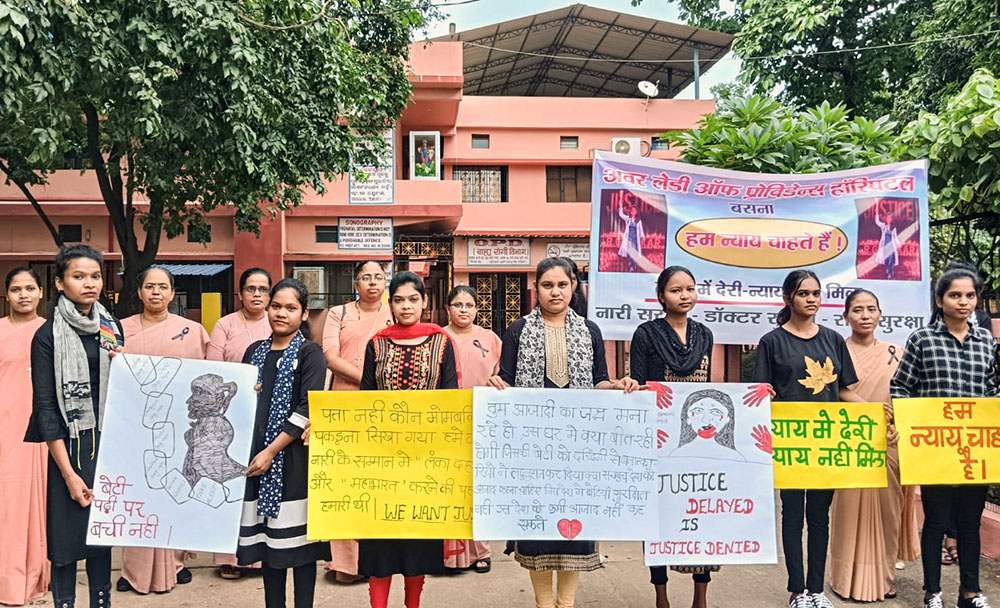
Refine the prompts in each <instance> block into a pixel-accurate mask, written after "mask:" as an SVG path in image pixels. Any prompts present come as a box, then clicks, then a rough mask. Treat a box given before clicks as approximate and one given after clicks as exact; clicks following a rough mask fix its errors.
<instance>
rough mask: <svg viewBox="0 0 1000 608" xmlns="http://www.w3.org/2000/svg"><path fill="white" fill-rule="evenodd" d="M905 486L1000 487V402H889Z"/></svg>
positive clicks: (900, 470) (948, 399) (973, 400)
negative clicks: (987, 485)
mask: <svg viewBox="0 0 1000 608" xmlns="http://www.w3.org/2000/svg"><path fill="white" fill-rule="evenodd" d="M892 410H893V414H894V416H895V418H896V430H897V431H898V432H899V477H900V479H901V481H902V482H903V485H917V484H929V485H933V484H941V485H959V484H978V483H1000V399H995V398H993V399H986V398H984V399H970V398H965V397H956V398H937V399H893V400H892Z"/></svg>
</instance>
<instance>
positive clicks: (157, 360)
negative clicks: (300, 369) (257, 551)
mask: <svg viewBox="0 0 1000 608" xmlns="http://www.w3.org/2000/svg"><path fill="white" fill-rule="evenodd" d="M256 383H257V368H255V367H253V366H252V365H244V364H242V363H226V362H221V361H202V360H195V359H177V358H172V357H152V356H149V355H134V354H120V355H118V356H116V357H115V358H114V360H113V361H112V363H111V375H110V378H109V380H108V400H107V405H106V407H105V412H104V424H103V429H102V433H101V450H100V453H99V454H98V457H97V471H96V474H95V476H94V488H93V491H94V501H93V503H92V505H91V509H90V521H89V524H88V528H87V544H88V545H111V546H121V547H155V548H162V549H186V550H191V551H210V552H213V553H233V552H234V551H235V550H236V543H237V538H238V536H239V529H240V512H241V511H242V509H243V488H244V485H245V481H246V478H245V477H243V472H244V471H245V470H246V466H247V464H248V462H249V460H250V443H251V437H252V434H253V423H254V416H255V412H256V403H257V393H256V391H255V390H254V385H255V384H256Z"/></svg>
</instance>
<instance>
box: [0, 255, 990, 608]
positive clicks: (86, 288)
mask: <svg viewBox="0 0 1000 608" xmlns="http://www.w3.org/2000/svg"><path fill="white" fill-rule="evenodd" d="M102 264H103V260H102V259H101V257H100V255H99V254H98V253H97V252H96V251H94V250H93V249H90V248H89V247H86V246H72V247H67V248H64V249H63V250H62V251H60V253H59V255H58V257H57V259H56V287H57V289H58V290H59V291H60V297H59V299H58V300H57V301H56V305H55V309H54V311H53V314H52V316H51V318H50V319H48V320H43V319H41V318H39V317H38V316H37V314H36V313H35V310H36V309H37V306H38V302H39V300H40V298H41V287H42V286H41V284H40V281H39V279H38V277H37V276H36V275H35V274H34V273H33V272H32V271H30V270H28V269H17V270H15V271H13V272H11V273H10V274H9V275H8V276H7V280H6V282H5V288H6V291H7V295H8V299H9V300H10V302H11V309H12V313H11V315H10V316H8V317H7V318H4V319H2V320H0V339H2V338H7V337H10V339H8V340H6V341H5V344H7V345H8V346H9V347H8V348H5V349H3V350H2V352H0V378H2V379H3V380H6V383H5V387H7V388H8V395H9V396H13V397H14V398H15V400H16V401H17V402H18V403H22V402H26V401H27V400H28V395H29V394H30V395H31V402H32V409H31V411H30V412H29V411H27V410H26V409H25V408H20V409H18V408H3V409H2V410H0V416H2V417H3V418H2V420H3V421H4V422H5V424H0V433H4V439H5V441H4V442H3V443H2V444H0V445H2V446H3V447H2V449H0V474H2V475H3V480H4V482H5V489H7V490H8V492H10V494H9V495H17V496H24V497H25V498H26V499H25V500H24V501H20V502H18V501H5V503H4V504H3V505H0V524H2V526H0V534H3V542H2V543H0V547H3V549H4V552H5V555H18V556H24V559H23V561H24V563H23V564H21V563H18V564H16V567H13V568H7V569H6V570H5V572H4V573H3V574H0V602H3V603H11V604H23V603H26V602H27V601H29V600H30V599H32V598H34V597H36V596H38V595H39V594H41V593H43V592H44V589H45V588H46V587H47V586H49V585H50V586H51V589H52V594H53V598H54V600H55V602H56V605H57V606H59V607H61V608H69V607H72V606H74V605H75V587H76V564H77V562H78V561H79V560H81V559H82V560H86V569H87V573H88V585H89V588H90V606H91V608H103V607H104V606H108V605H110V601H111V597H110V590H111V582H110V569H111V562H110V550H109V549H107V548H101V547H88V546H87V545H86V543H85V538H86V522H87V512H88V511H87V510H88V507H89V504H90V501H91V499H92V496H93V494H92V491H91V489H90V488H92V487H93V482H94V479H93V476H94V468H95V464H96V457H97V452H98V450H99V446H100V428H101V420H102V418H103V412H104V401H105V395H106V388H107V378H108V371H109V369H110V360H111V358H112V357H113V356H115V354H116V353H118V352H121V351H122V350H126V351H127V352H130V353H143V354H150V355H158V356H176V357H184V358H207V359H213V360H225V361H242V362H244V363H249V364H251V365H254V366H256V367H257V368H258V387H257V390H258V392H259V396H258V405H257V415H256V419H255V425H254V431H253V441H252V445H253V448H252V451H251V462H250V465H249V467H248V468H247V471H246V475H247V477H248V482H247V486H246V494H245V501H244V508H243V513H242V517H241V525H240V539H239V544H238V549H237V552H236V554H235V555H233V556H226V555H217V556H215V561H216V563H217V564H218V565H219V566H220V573H221V574H222V576H224V577H226V578H235V577H238V576H239V575H240V570H239V567H253V566H255V565H256V566H258V567H262V569H263V581H264V595H265V605H266V606H268V607H269V608H271V607H283V606H285V586H286V578H287V571H288V570H289V569H291V570H292V576H293V583H294V592H293V595H294V605H295V606H296V608H306V607H309V606H312V604H313V594H314V589H315V581H316V562H317V561H323V560H325V561H327V568H328V569H330V570H333V571H336V572H337V573H338V577H340V578H341V580H352V579H354V578H357V577H368V579H369V597H370V601H371V605H372V606H373V608H383V607H385V606H386V605H387V602H388V596H389V591H390V587H391V577H392V576H393V575H395V574H401V575H402V576H403V578H404V597H405V605H406V606H407V608H418V607H419V604H420V597H421V591H422V589H423V586H424V577H425V576H426V575H428V574H438V573H442V572H444V571H446V569H449V568H451V569H464V568H470V569H475V570H477V571H479V572H486V571H488V570H489V569H490V553H489V544H488V543H481V542H474V541H472V540H444V539H442V540H440V541H429V540H361V541H360V542H358V541H338V542H334V543H318V542H310V541H308V540H307V539H306V533H305V525H306V488H307V470H308V466H307V465H308V448H307V440H308V428H309V424H308V397H307V395H308V392H309V391H310V390H323V389H324V388H327V387H328V381H327V371H328V370H329V371H330V372H332V375H333V381H332V385H329V386H330V388H333V389H334V390H357V389H361V390H433V389H445V388H459V387H461V388H468V387H472V386H493V387H496V388H498V389H503V388H506V387H507V386H521V387H546V388H571V389H573V388H575V389H581V388H598V389H614V390H624V391H626V392H631V391H634V390H638V389H640V388H643V387H644V385H647V384H648V387H649V388H653V389H654V390H663V389H662V387H661V386H660V385H659V384H658V383H661V382H707V381H709V379H710V376H711V361H712V350H713V345H714V341H713V337H712V333H711V331H710V330H709V329H708V328H707V327H706V326H704V325H702V324H700V323H698V322H696V321H694V320H693V319H690V318H689V313H690V312H691V310H692V309H693V308H694V307H695V306H696V304H697V288H696V284H695V278H694V276H693V275H692V273H691V272H690V271H688V270H687V269H685V268H681V267H677V266H672V267H670V268H667V269H666V270H664V271H663V272H662V273H661V274H660V276H659V278H658V280H657V284H656V294H657V298H658V300H659V302H660V304H661V305H662V307H663V310H664V316H663V317H662V318H659V319H656V320H653V321H649V322H646V323H644V324H642V325H640V326H639V327H638V328H637V329H636V331H635V335H634V337H633V341H632V344H631V364H630V369H631V374H630V375H629V376H626V377H625V378H622V379H620V380H616V381H612V380H611V379H610V376H609V374H608V369H607V363H606V359H605V354H604V341H603V339H602V337H601V332H600V330H599V329H598V327H597V326H596V325H595V324H593V323H592V322H590V321H588V320H586V319H585V318H584V317H583V315H582V314H578V313H577V312H576V310H580V311H581V312H583V310H585V307H581V305H580V300H581V299H582V294H581V293H580V292H579V281H578V278H577V276H576V270H575V268H573V266H572V265H571V263H570V262H569V261H568V260H565V259H563V258H548V259H546V260H544V261H543V262H541V263H540V264H539V265H538V268H537V270H536V278H535V294H536V296H537V300H538V306H537V307H536V308H535V309H534V310H532V311H531V312H530V313H529V314H528V315H526V316H525V317H523V318H521V319H519V320H517V321H515V322H514V323H512V324H511V325H510V327H508V329H507V331H506V332H505V334H504V336H503V340H502V341H501V340H500V339H499V338H498V337H497V336H496V334H494V333H492V332H490V331H488V330H486V329H483V328H481V327H478V326H477V325H476V324H475V319H476V311H477V309H476V298H475V293H474V292H473V291H472V290H471V289H470V288H469V287H467V286H458V287H456V288H455V289H453V290H452V291H451V293H450V294H449V295H448V299H447V305H448V313H449V321H450V322H449V324H448V325H447V326H446V327H444V328H441V327H439V326H437V325H435V324H431V323H423V322H421V316H422V313H423V311H424V308H425V306H426V304H427V295H426V293H425V291H424V285H423V281H422V280H421V278H420V277H418V276H417V275H415V274H412V273H409V272H400V273H397V274H396V275H394V276H393V277H392V279H391V281H389V282H388V300H387V301H386V300H385V299H384V297H383V294H384V292H385V291H386V282H387V277H386V274H385V271H384V269H383V268H382V266H381V265H380V264H378V263H377V262H363V263H360V264H358V265H357V267H356V268H355V277H354V278H355V288H356V290H357V292H358V294H359V297H358V299H357V300H356V301H354V302H351V303H349V304H344V305H340V306H335V307H333V308H331V309H330V310H329V312H328V314H327V320H326V324H325V325H324V331H323V340H322V344H323V345H322V348H321V347H320V346H319V345H317V344H316V343H315V342H312V341H311V339H310V331H309V326H308V314H309V311H308V306H307V304H308V301H309V294H308V292H307V290H306V288H305V286H304V285H303V284H302V283H300V282H299V281H296V280H294V279H283V280H281V281H279V282H278V283H277V284H275V285H273V286H272V285H271V277H270V275H268V274H267V272H266V271H264V270H261V269H251V270H249V271H247V272H245V273H244V274H243V275H242V276H241V278H240V286H239V287H240V293H239V296H240V299H241V301H242V304H243V306H242V308H241V309H240V310H239V311H237V312H235V313H233V314H231V315H228V316H226V317H224V318H222V319H221V320H219V322H218V323H217V324H216V325H215V328H214V330H213V332H212V336H211V339H209V336H207V335H206V333H205V331H204V329H202V327H201V326H200V325H199V324H197V323H194V322H192V321H189V320H187V319H184V318H183V317H179V316H177V315H172V314H170V313H169V312H168V309H167V306H168V304H169V302H170V300H171V299H172V297H173V278H172V277H171V275H170V273H169V272H167V271H166V270H164V269H161V268H152V269H149V270H147V271H146V272H145V273H144V274H143V275H142V277H141V281H140V290H139V295H140V299H141V300H142V303H143V312H142V313H141V314H138V315H134V316H132V317H129V318H127V319H124V320H123V321H122V322H121V323H119V322H118V321H117V320H115V319H114V317H113V316H112V315H111V314H110V313H109V312H108V311H107V310H106V309H105V308H104V307H103V306H101V304H100V302H99V301H98V297H99V296H100V294H101V293H102V291H103V277H102V275H101V267H102ZM981 285H982V283H981V281H980V280H979V278H978V276H977V275H976V274H975V272H974V271H973V270H972V269H969V268H965V267H949V269H948V270H947V271H946V272H945V273H944V275H943V276H942V277H941V278H940V279H939V280H938V282H937V286H936V291H935V295H936V300H937V304H938V306H939V308H940V318H939V319H938V320H937V321H936V322H935V323H932V324H931V325H930V326H929V327H927V328H924V329H921V330H918V331H917V332H915V333H914V334H913V335H912V336H911V337H910V339H909V340H908V341H907V344H906V346H905V347H900V346H898V345H893V344H888V343H884V342H881V341H879V340H877V339H876V338H875V337H874V331H875V328H876V327H877V326H878V322H879V317H880V315H881V310H880V306H879V301H878V298H877V296H876V295H875V294H874V293H871V292H868V291H865V290H859V291H855V292H853V293H851V294H850V296H849V297H848V298H847V301H846V302H845V310H844V317H845V319H846V320H847V322H848V323H849V325H850V327H851V336H850V337H849V338H848V339H847V340H846V341H845V340H844V339H843V338H841V337H840V336H839V335H838V334H837V333H836V332H834V331H833V330H830V329H828V328H825V327H823V326H820V325H818V324H816V322H815V319H814V317H815V314H816V312H817V311H818V310H819V306H820V303H821V286H820V282H819V279H818V278H817V277H816V275H815V274H813V273H812V272H810V271H807V270H797V271H794V272H792V273H790V274H789V275H788V277H787V278H786V280H785V282H784V284H783V287H782V289H783V296H784V303H785V307H784V308H783V309H782V311H781V313H780V314H779V316H778V322H779V327H778V328H776V329H775V330H773V331H771V332H770V333H768V334H767V335H765V336H764V337H763V338H762V339H761V341H760V344H759V346H758V349H757V364H756V369H755V371H754V381H755V382H757V383H760V384H761V386H763V387H764V390H766V391H769V392H770V393H771V395H772V397H773V398H774V399H775V400H782V401H830V402H834V401H865V402H872V401H875V402H884V403H885V404H886V415H887V419H888V420H889V422H890V425H889V437H888V439H889V443H890V448H889V457H888V467H889V472H890V474H889V487H887V488H884V489H879V490H839V491H836V492H834V491H832V490H783V491H782V492H781V498H782V510H781V531H782V541H783V546H784V554H785V563H786V569H787V571H788V591H789V593H790V597H789V604H790V605H791V606H793V608H805V607H806V606H831V605H832V604H831V602H830V601H829V599H828V598H827V597H826V596H825V594H824V593H823V589H824V587H825V580H824V577H825V567H826V559H827V553H828V551H829V553H830V560H831V563H832V580H831V586H832V588H833V590H834V591H835V592H836V593H837V594H838V595H841V596H843V597H850V598H853V599H857V600H861V601H872V600H878V599H882V598H888V597H893V596H895V593H896V592H895V587H894V585H893V575H894V571H895V564H896V562H897V560H912V559H914V558H915V557H916V553H917V549H918V547H917V540H916V539H917V535H916V530H915V528H916V523H915V517H914V493H913V492H912V488H905V489H904V488H902V487H901V486H900V484H899V478H898V458H897V456H896V452H895V445H894V443H895V440H896V435H895V431H894V430H893V428H892V425H891V422H892V407H891V404H890V403H891V400H890V393H891V396H892V397H909V396H912V397H918V396H968V397H984V396H994V395H996V394H997V379H996V371H997V370H996V368H995V363H994V359H993V357H994V348H995V342H994V341H993V338H992V336H990V335H989V333H988V332H986V331H985V330H983V329H981V328H979V327H978V326H975V325H973V324H970V323H969V318H970V316H971V315H972V314H973V311H974V310H975V306H976V299H977V297H978V293H979V290H980V288H981ZM29 345H30V346H29ZM16 346H19V348H15V347H16ZM809 360H813V361H823V362H824V363H826V362H829V363H828V365H832V366H833V373H832V374H829V375H827V376H826V377H825V379H824V385H823V386H821V387H819V388H820V390H819V391H816V390H815V387H814V388H810V389H809V390H806V389H805V386H804V384H803V383H802V382H799V380H801V379H804V378H806V377H808V370H807V361H809ZM954 378H960V379H961V382H960V384H961V386H956V385H955V384H954V382H953V381H951V383H949V380H950V379H954ZM826 380H829V381H828V382H827V381H826ZM812 384H814V382H810V385H812ZM956 391H957V392H956ZM25 427H27V429H28V430H27V433H26V435H25V437H24V439H25V441H26V443H20V442H18V441H7V440H6V439H7V437H6V434H11V433H14V434H17V433H18V432H19V429H23V428H25ZM12 437H13V435H12ZM42 443H44V444H45V446H42V445H40V444H42ZM46 461H47V464H46ZM10 484H15V485H10ZM15 492H16V494H15ZM43 492H44V494H43ZM46 495H47V499H46ZM984 499H985V492H984V490H983V489H982V488H980V487H978V486H964V487H961V488H953V487H935V486H929V487H925V488H924V489H923V490H922V500H923V503H924V511H925V514H926V519H925V523H924V534H923V538H922V540H921V543H922V550H923V556H924V560H923V561H924V588H925V590H926V596H925V605H926V606H928V608H939V607H940V606H942V604H941V596H940V591H941V590H940V580H939V579H940V561H939V559H938V554H937V551H938V548H939V547H940V543H941V539H942V537H943V535H944V532H945V529H946V528H948V527H949V525H954V527H955V528H956V529H957V533H956V536H957V538H958V543H959V545H958V553H959V555H960V558H961V561H960V567H961V568H962V574H961V588H960V590H959V607H960V608H966V607H967V606H969V607H976V608H982V607H984V606H986V603H985V598H983V597H982V595H981V591H980V589H979V581H978V554H979V536H978V534H979V530H978V525H979V524H978V518H979V515H981V513H982V509H983V501H984ZM831 505H832V507H831ZM953 512H955V513H957V516H955V517H953V516H952V515H951V514H952V513H953ZM43 521H44V522H45V526H46V532H47V533H43V532H42V530H41V522H43ZM804 528H805V529H806V530H807V536H808V539H807V551H806V553H805V555H803V550H802V533H803V529H804ZM831 536H832V537H833V542H832V543H831V542H830V538H831ZM46 543H47V544H46ZM935 543H936V544H935ZM8 548H12V549H13V552H11V553H8V552H7V550H8ZM507 550H508V552H511V553H513V554H514V558H515V560H516V561H517V562H518V563H519V564H521V566H522V567H524V568H525V569H527V570H528V571H529V574H530V581H531V584H532V587H533V589H534V595H535V603H536V606H537V607H538V608H556V607H558V608H569V607H571V606H573V605H574V598H575V594H576V590H577V586H578V584H579V578H580V573H581V572H586V571H591V570H595V569H598V568H601V567H602V562H601V557H600V554H599V553H598V551H597V547H596V545H595V543H593V542H588V541H513V542H510V543H508V547H507ZM46 557H47V558H48V560H46V559H45V558H46ZM184 557H185V556H184V554H183V553H180V552H175V551H166V550H153V549H129V550H126V551H124V552H123V568H122V578H121V579H120V580H119V581H118V585H117V587H118V589H119V590H128V589H132V590H135V591H138V592H140V593H146V592H149V591H154V592H163V591H168V590H169V589H170V588H172V587H173V585H175V584H177V583H183V582H185V581H186V580H190V573H187V571H186V569H185V568H184V565H183V559H184ZM19 559H20V558H19ZM49 562H51V574H50V571H49V565H48V564H49ZM935 564H936V568H935ZM674 569H675V570H677V571H680V572H684V573H688V574H692V575H693V579H694V595H693V601H692V605H693V606H694V607H695V608H701V607H704V606H706V605H707V589H708V584H709V582H710V580H711V573H712V572H716V571H718V570H719V568H718V566H715V565H711V564H706V565H704V566H699V567H684V568H674ZM553 573H555V578H554V580H553ZM50 577H51V582H50ZM650 578H651V583H652V584H653V585H654V589H655V601H656V606H657V608H665V607H667V606H669V603H668V601H667V594H666V584H667V568H665V567H660V568H651V569H650Z"/></svg>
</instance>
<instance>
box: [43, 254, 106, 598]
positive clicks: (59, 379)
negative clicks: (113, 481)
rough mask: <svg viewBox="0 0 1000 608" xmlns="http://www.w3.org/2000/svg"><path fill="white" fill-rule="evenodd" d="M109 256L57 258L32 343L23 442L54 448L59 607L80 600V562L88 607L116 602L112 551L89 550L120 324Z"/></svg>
mask: <svg viewBox="0 0 1000 608" xmlns="http://www.w3.org/2000/svg"><path fill="white" fill-rule="evenodd" d="M103 264H104V259H103V258H102V257H101V254H99V253H97V252H96V251H94V250H93V249H91V248H90V247H87V246H86V245H73V246H71V247H64V248H63V249H61V250H60V251H59V254H58V255H57V256H56V289H58V290H59V293H60V295H59V298H58V300H56V305H55V310H54V311H53V313H52V317H51V318H49V320H48V321H46V322H45V324H44V325H42V326H41V327H40V328H38V332H36V333H35V337H34V339H33V340H32V342H31V383H32V391H33V397H32V413H31V420H30V422H29V423H28V431H27V433H26V434H25V437H24V440H25V441H28V442H32V443H41V442H45V443H46V444H47V445H48V448H49V469H48V504H47V506H46V535H47V538H48V554H49V560H50V561H51V562H52V599H53V600H54V601H55V605H56V606H57V608H72V607H73V606H74V605H75V603H76V563H77V562H78V561H79V560H81V559H83V560H86V561H87V581H88V585H89V588H90V606H91V608H104V607H106V606H110V605H111V549H110V548H109V547H94V546H87V519H88V518H89V516H90V503H91V501H92V500H93V497H94V493H93V491H92V490H91V488H93V487H94V471H95V469H96V468H97V449H98V447H99V446H100V440H101V432H100V429H101V423H102V422H103V421H104V403H105V399H106V397H107V388H108V374H109V372H110V369H111V357H112V356H113V354H114V353H115V352H117V351H119V350H120V349H121V347H122V346H123V344H124V339H123V338H122V329H121V325H120V324H119V323H118V320H117V319H115V318H114V317H113V316H111V313H109V312H108V311H107V310H106V309H105V308H104V307H103V306H102V305H101V303H100V302H98V298H99V297H100V295H101V291H102V289H103V288H104V279H103V276H102V274H101V267H102V266H103Z"/></svg>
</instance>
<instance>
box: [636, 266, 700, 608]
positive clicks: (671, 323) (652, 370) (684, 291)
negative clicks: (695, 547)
mask: <svg viewBox="0 0 1000 608" xmlns="http://www.w3.org/2000/svg"><path fill="white" fill-rule="evenodd" d="M656 297H657V299H658V300H659V301H660V306H662V307H663V312H664V317H663V318H661V319H653V320H652V321H646V322H645V323H643V324H642V325H640V326H639V327H638V328H636V330H635V334H634V335H633V336H632V345H631V349H630V358H629V360H630V361H631V364H630V368H631V372H632V373H631V377H632V378H633V379H634V380H635V381H636V382H638V383H639V384H646V383H647V382H708V381H709V379H710V375H709V374H710V371H711V362H712V347H713V346H714V343H715V339H714V337H713V336H712V330H710V329H709V328H707V327H705V326H704V325H702V324H701V323H699V322H697V321H695V320H693V319H689V318H688V313H690V312H691V311H692V310H693V309H694V306H695V304H696V303H697V302H698V289H697V287H696V286H695V280H694V275H692V274H691V271H690V270H688V269H687V268H684V267H683V266H671V267H669V268H667V269H665V270H664V271H663V272H661V273H660V276H659V277H658V278H657V280H656ZM671 569H672V570H674V571H677V572H683V573H686V574H688V573H689V574H692V575H693V578H694V599H693V600H692V601H691V605H692V606H693V607H694V608H704V607H705V605H706V602H707V601H708V583H709V582H711V580H712V575H711V573H712V572H716V571H718V569H719V567H718V566H674V567H672V568H671ZM649 582H650V583H652V585H653V587H654V588H655V589H656V608H669V606H670V602H668V601H667V567H666V566H650V568H649Z"/></svg>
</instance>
